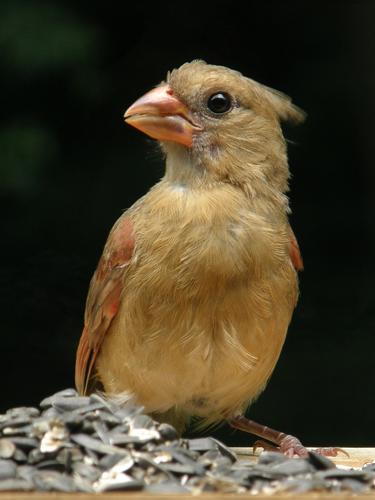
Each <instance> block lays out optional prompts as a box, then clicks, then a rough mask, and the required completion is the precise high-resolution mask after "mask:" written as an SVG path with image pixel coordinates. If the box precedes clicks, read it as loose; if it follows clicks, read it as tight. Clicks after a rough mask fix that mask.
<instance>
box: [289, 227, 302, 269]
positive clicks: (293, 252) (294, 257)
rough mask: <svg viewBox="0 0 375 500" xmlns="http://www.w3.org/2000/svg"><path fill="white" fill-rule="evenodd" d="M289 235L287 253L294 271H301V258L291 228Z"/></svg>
mask: <svg viewBox="0 0 375 500" xmlns="http://www.w3.org/2000/svg"><path fill="white" fill-rule="evenodd" d="M290 231H291V235H290V247H289V255H290V259H291V261H292V263H293V266H294V268H295V270H296V271H303V260H302V256H301V252H300V249H299V246H298V241H297V238H296V237H295V235H294V233H293V231H292V230H290Z"/></svg>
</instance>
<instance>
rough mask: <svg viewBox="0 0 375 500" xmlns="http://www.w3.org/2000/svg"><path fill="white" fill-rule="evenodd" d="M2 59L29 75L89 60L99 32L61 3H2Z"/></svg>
mask: <svg viewBox="0 0 375 500" xmlns="http://www.w3.org/2000/svg"><path fill="white" fill-rule="evenodd" d="M0 5H1V6H0V46H1V52H2V59H3V62H4V63H5V64H8V65H9V67H10V68H13V69H14V70H16V71H18V72H19V73H22V74H28V75H29V76H30V77H31V76H33V77H35V76H38V74H40V73H43V72H46V71H49V70H51V69H55V68H59V69H60V70H63V69H67V68H70V67H72V66H75V65H77V64H81V63H82V62H87V61H88V60H89V59H90V58H91V57H92V55H93V54H94V52H95V42H96V34H95V30H94V29H93V27H92V26H89V25H88V24H85V23H83V22H82V21H80V20H79V19H77V17H76V16H75V15H73V14H72V13H71V12H70V11H69V9H67V8H66V7H65V6H64V5H63V4H60V3H58V2H38V1H32V2H27V1H26V2H24V1H19V0H15V1H14V0H13V1H8V2H2V3H1V4H0Z"/></svg>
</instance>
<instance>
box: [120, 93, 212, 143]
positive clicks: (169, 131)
mask: <svg viewBox="0 0 375 500" xmlns="http://www.w3.org/2000/svg"><path fill="white" fill-rule="evenodd" d="M124 118H125V120H126V122H127V123H129V125H132V126H133V127H135V128H137V129H138V130H141V131H142V132H144V133H145V134H147V135H149V136H150V137H152V138H153V139H158V140H159V141H174V142H178V143H180V144H183V145H184V146H189V147H190V146H191V145H192V143H193V133H194V132H195V131H198V130H202V128H201V127H200V126H199V125H197V124H196V123H194V120H193V117H192V115H191V113H190V111H189V110H188V108H187V107H186V106H185V104H183V103H182V102H181V101H180V100H179V99H178V98H177V97H175V96H174V95H173V91H172V89H171V88H170V86H169V85H162V86H160V87H156V88H155V89H153V90H151V91H150V92H148V93H147V94H145V95H144V96H142V97H141V98H140V99H138V100H137V101H135V103H134V104H132V105H131V106H130V108H128V109H127V110H126V112H125V115H124Z"/></svg>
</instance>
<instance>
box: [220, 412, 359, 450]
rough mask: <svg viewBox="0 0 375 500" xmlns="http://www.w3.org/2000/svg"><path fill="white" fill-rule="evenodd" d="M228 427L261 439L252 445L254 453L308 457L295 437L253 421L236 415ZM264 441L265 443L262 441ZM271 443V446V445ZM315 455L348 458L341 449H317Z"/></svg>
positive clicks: (303, 447)
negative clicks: (278, 453) (344, 456)
mask: <svg viewBox="0 0 375 500" xmlns="http://www.w3.org/2000/svg"><path fill="white" fill-rule="evenodd" d="M229 425H230V426H231V427H233V428H235V429H239V430H241V431H245V432H250V433H251V434H255V435H256V436H259V437H260V438H262V439H261V440H260V441H259V440H258V441H256V442H255V444H254V448H253V449H254V451H255V450H256V449H257V448H260V447H262V448H263V449H264V450H272V451H279V452H280V453H283V454H284V455H286V456H287V457H294V456H297V457H303V458H305V457H308V456H309V451H308V449H307V448H305V446H303V444H302V443H301V441H300V440H299V439H298V438H296V437H295V436H291V435H290V434H284V433H283V432H279V431H276V430H274V429H271V428H270V427H267V426H265V425H261V424H258V423H257V422H254V420H249V419H248V418H246V417H244V416H243V415H236V416H234V417H232V418H231V419H230V420H229ZM264 440H266V441H264ZM271 443H273V444H271ZM313 451H315V453H318V454H319V455H323V456H325V457H336V456H337V455H338V453H343V454H344V455H346V456H349V455H348V453H347V452H346V451H345V450H343V449H342V448H336V447H333V448H317V449H316V450H313Z"/></svg>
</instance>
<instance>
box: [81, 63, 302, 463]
mask: <svg viewBox="0 0 375 500" xmlns="http://www.w3.org/2000/svg"><path fill="white" fill-rule="evenodd" d="M302 118H303V113H302V112H301V111H300V110H299V109H298V108H297V107H295V106H294V105H293V104H292V103H291V100H290V99H289V98H288V97H287V96H285V95H284V94H282V93H279V92H277V91H275V90H272V89H270V88H267V87H265V86H263V85H261V84H259V83H257V82H255V81H253V80H250V79H249V78H245V77H244V76H242V75H241V74H240V73H238V72H236V71H233V70H230V69H227V68H224V67H220V66H212V65H208V64H206V63H205V62H203V61H193V62H191V63H187V64H184V65H183V66H181V67H180V68H179V69H176V70H173V71H172V72H171V73H169V74H168V76H167V79H166V82H162V83H161V84H160V85H158V86H157V87H156V88H154V89H153V90H151V92H149V93H147V94H146V95H144V96H143V97H141V98H140V99H139V100H137V101H136V102H135V103H134V104H133V105H132V106H130V108H129V109H128V110H127V111H126V113H125V120H126V122H127V123H129V124H130V125H132V126H133V127H135V128H137V129H139V130H141V131H142V132H144V133H146V134H147V135H149V136H151V137H152V138H154V139H157V140H158V141H160V145H161V148H162V150H163V151H164V153H165V156H166V168H165V175H164V177H163V178H162V179H161V181H160V182H159V183H157V184H156V185H155V186H154V187H153V188H152V189H151V190H150V191H149V192H148V193H147V194H146V195H145V196H143V197H142V198H141V199H140V200H138V201H137V202H136V203H135V204H134V205H133V206H132V207H131V208H129V209H128V210H127V211H126V212H125V213H124V214H123V215H122V216H121V217H120V218H119V219H118V221H117V222H116V223H115V225H114V227H113V228H112V230H111V232H110V234H109V237H108V241H107V243H106V245H105V248H104V252H103V255H102V257H101V259H100V262H99V265H98V268H97V270H96V271H95V274H94V276H93V278H92V281H91V284H90V289H89V293H88V298H87V304H86V313H85V326H84V329H83V333H82V337H81V340H80V343H79V347H78V352H77V361H76V385H77V388H78V390H79V392H80V393H83V394H84V393H87V392H89V391H92V390H93V389H94V388H95V386H98V385H99V386H100V387H101V388H102V389H103V390H104V392H105V393H106V394H108V395H109V396H114V395H116V396H118V397H123V398H124V399H126V398H133V399H134V400H135V401H136V402H137V403H139V404H141V405H142V406H144V408H145V410H146V411H147V412H149V413H151V414H153V415H154V416H156V417H157V418H158V419H160V420H163V419H164V420H172V421H173V423H174V424H175V425H177V426H178V427H179V428H180V429H182V428H183V426H184V424H186V422H187V420H188V419H189V416H192V415H195V416H200V417H202V418H203V419H204V422H205V423H206V424H210V423H213V422H216V421H220V420H224V419H225V420H228V421H229V423H230V424H231V425H232V426H234V427H236V428H241V429H244V430H247V431H249V432H252V433H254V434H256V435H258V436H260V437H261V438H263V439H267V440H269V441H271V442H273V443H275V444H276V445H278V447H279V448H280V449H281V450H282V451H283V452H284V453H287V454H289V455H293V454H294V453H296V454H299V455H306V453H307V451H306V449H305V448H304V447H303V446H302V444H301V443H300V441H299V440H298V439H297V438H294V437H292V436H289V435H285V434H283V433H279V432H277V431H274V430H272V429H269V428H267V427H264V426H262V425H259V424H257V423H255V422H253V421H250V420H248V419H246V418H245V417H244V416H243V414H244V411H245V408H246V407H247V405H248V404H249V403H250V402H251V401H252V400H254V399H255V398H256V397H257V396H258V394H259V393H260V392H261V391H262V390H263V389H264V387H265V385H266V383H267V380H268V379H269V377H270V375H271V373H272V371H273V369H274V367H275V364H276V362H277V359H278V357H279V354H280V350H281V348H282V346H283V343H284V340H285V335H286V332H287V328H288V325H289V322H290V319H291V316H292V313H293V309H294V307H295V305H296V301H297V296H298V279H297V271H298V270H300V269H302V259H301V256H300V252H299V248H298V244H297V241H296V238H295V236H294V234H293V231H292V229H291V227H290V225H289V222H288V212H289V205H288V198H287V196H286V194H285V193H286V192H287V191H288V177H289V169H288V161H287V154H286V145H285V139H284V137H283V135H282V131H281V128H280V121H282V120H292V121H295V122H298V121H300V120H302Z"/></svg>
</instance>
